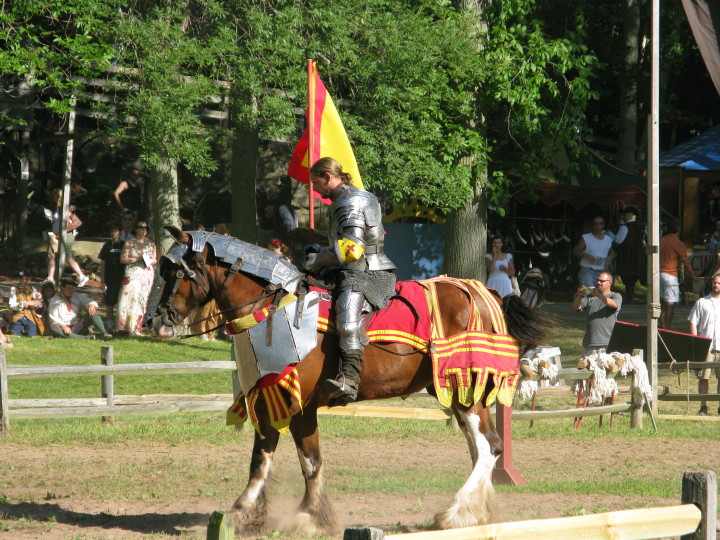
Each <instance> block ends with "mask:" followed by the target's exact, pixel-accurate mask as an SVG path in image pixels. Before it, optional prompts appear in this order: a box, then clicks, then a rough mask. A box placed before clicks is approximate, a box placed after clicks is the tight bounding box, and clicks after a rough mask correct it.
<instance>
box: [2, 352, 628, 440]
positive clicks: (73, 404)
mask: <svg viewBox="0 0 720 540" xmlns="http://www.w3.org/2000/svg"><path fill="white" fill-rule="evenodd" d="M100 361H101V365H95V366H92V365H84V366H8V365H7V363H6V359H5V351H4V350H1V349H0V434H7V433H9V431H10V418H13V419H16V420H27V419H38V418H46V419H47V418H77V417H93V416H102V417H106V418H107V417H113V416H121V415H132V414H135V415H137V414H167V413H173V412H214V411H224V410H226V409H227V408H228V407H229V406H230V405H231V404H232V402H233V400H234V396H235V395H237V392H238V388H239V385H238V381H237V372H236V365H235V363H234V362H231V361H207V362H178V363H158V364H152V363H149V364H114V362H113V348H112V346H103V347H102V348H101V357H100ZM218 371H228V372H230V373H231V375H232V377H233V389H234V394H207V395H193V394H153V395H145V396H116V395H115V394H114V376H115V375H178V374H193V373H213V372H218ZM614 375H615V374H611V376H614ZM51 377H52V378H55V377H101V397H98V398H55V399H12V400H11V399H9V398H8V384H9V381H11V380H20V379H40V378H51ZM590 377H592V372H591V371H588V370H585V369H582V370H581V369H575V368H565V369H562V370H560V373H559V374H558V378H561V379H570V380H572V379H588V378H590ZM548 390H549V389H548ZM564 391H565V392H567V390H566V389H564ZM420 395H423V396H426V397H430V396H429V395H428V394H427V393H424V394H416V396H420ZM621 412H631V413H632V414H633V417H632V419H631V425H633V426H634V427H642V409H641V404H638V403H634V402H633V401H630V402H629V403H615V404H612V405H603V406H599V407H590V408H586V407H577V408H571V409H564V410H543V411H534V410H532V411H519V410H513V411H512V419H513V420H530V421H534V420H541V419H548V418H582V417H585V416H600V415H606V414H617V413H621ZM318 413H319V414H321V415H332V416H357V417H375V418H400V419H417V420H442V421H445V422H446V423H448V425H453V422H454V419H453V418H452V413H451V412H450V410H449V409H431V408H411V407H382V406H372V405H348V406H346V407H342V408H327V407H321V408H320V409H318ZM508 442H509V441H506V445H507V444H508Z"/></svg>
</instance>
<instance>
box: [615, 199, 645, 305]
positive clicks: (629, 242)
mask: <svg viewBox="0 0 720 540" xmlns="http://www.w3.org/2000/svg"><path fill="white" fill-rule="evenodd" d="M638 214H640V211H639V210H638V208H637V207H635V206H624V207H623V208H622V209H621V210H620V215H622V218H623V222H624V223H623V225H622V226H621V227H620V229H619V230H618V233H617V236H616V237H615V244H616V246H617V247H616V250H615V251H616V253H617V258H616V263H615V264H616V267H615V272H616V273H617V274H618V275H619V276H620V279H622V282H623V284H624V285H625V298H627V301H628V302H632V301H633V299H634V298H635V284H636V283H637V282H638V281H639V282H640V283H645V282H646V277H647V263H646V259H647V256H646V255H645V228H644V227H643V226H642V225H640V224H639V223H638V222H637V216H638Z"/></svg>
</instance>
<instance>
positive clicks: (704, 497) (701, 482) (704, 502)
mask: <svg viewBox="0 0 720 540" xmlns="http://www.w3.org/2000/svg"><path fill="white" fill-rule="evenodd" d="M682 502H683V504H694V505H695V506H696V507H697V508H699V509H700V512H701V513H702V518H701V520H700V524H699V525H698V528H697V530H695V531H693V532H692V533H688V534H684V535H683V537H682V540H715V539H716V538H717V532H716V528H717V477H716V476H715V471H699V472H687V471H686V472H685V473H683V478H682Z"/></svg>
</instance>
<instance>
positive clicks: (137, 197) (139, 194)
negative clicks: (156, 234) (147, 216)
mask: <svg viewBox="0 0 720 540" xmlns="http://www.w3.org/2000/svg"><path fill="white" fill-rule="evenodd" d="M142 180H143V178H142V173H141V172H140V169H132V170H131V171H130V174H128V175H127V177H126V178H125V179H124V180H121V181H120V183H119V184H118V185H117V187H116V188H115V191H114V192H113V197H114V198H115V202H116V203H117V205H118V206H119V207H120V210H121V211H125V210H130V211H131V212H132V213H133V217H135V218H136V219H137V218H139V217H140V213H141V210H142V209H143V181H142Z"/></svg>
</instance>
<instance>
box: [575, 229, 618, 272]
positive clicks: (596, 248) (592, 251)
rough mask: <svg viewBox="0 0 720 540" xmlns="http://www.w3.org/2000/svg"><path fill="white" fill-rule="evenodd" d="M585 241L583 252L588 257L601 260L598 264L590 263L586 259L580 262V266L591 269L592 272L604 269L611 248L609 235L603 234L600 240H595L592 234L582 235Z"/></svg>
mask: <svg viewBox="0 0 720 540" xmlns="http://www.w3.org/2000/svg"><path fill="white" fill-rule="evenodd" d="M582 237H583V239H584V240H585V251H584V252H583V253H587V254H588V255H592V256H593V257H597V258H599V259H602V260H601V261H600V262H599V263H598V264H594V263H591V262H590V261H588V260H587V259H581V260H580V266H585V267H588V268H592V269H594V270H604V269H605V259H607V256H608V253H610V248H611V247H612V243H613V241H612V238H610V236H609V235H607V234H603V237H602V238H596V237H595V235H594V234H593V233H587V234H583V236H582Z"/></svg>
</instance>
